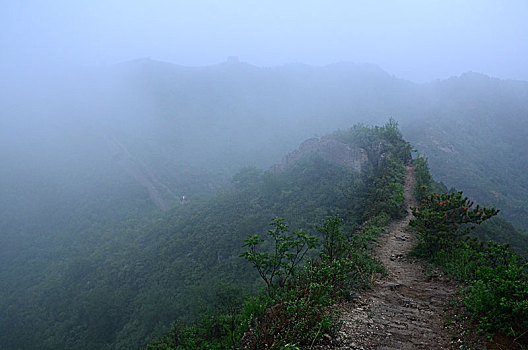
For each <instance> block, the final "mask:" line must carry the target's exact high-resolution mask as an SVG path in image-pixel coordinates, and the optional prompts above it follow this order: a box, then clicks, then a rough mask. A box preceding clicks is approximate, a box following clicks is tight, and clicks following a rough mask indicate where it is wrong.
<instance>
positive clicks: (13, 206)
mask: <svg viewBox="0 0 528 350" xmlns="http://www.w3.org/2000/svg"><path fill="white" fill-rule="evenodd" d="M64 81H65V82H63V83H61V84H57V83H56V82H55V79H51V80H50V81H38V82H35V85H34V86H33V88H34V90H33V91H32V92H31V94H30V95H27V94H26V93H25V91H23V89H22V90H21V89H18V88H17V87H13V89H11V90H10V91H9V94H7V95H3V96H1V97H0V99H1V101H0V102H2V104H3V106H4V110H3V114H2V119H0V122H1V125H0V126H1V127H0V137H1V139H2V145H1V146H0V162H1V164H2V172H0V191H1V192H0V264H1V266H2V267H3V268H2V269H1V270H0V284H1V285H0V293H1V296H2V298H1V301H0V322H1V325H2V326H1V327H0V328H1V331H0V340H1V344H2V345H4V344H5V347H6V348H7V349H11V348H14V349H17V348H22V349H31V348H33V347H34V344H36V343H38V344H42V348H43V349H46V348H50V349H51V348H53V349H55V348H57V347H58V348H60V347H66V348H72V349H75V348H79V349H80V348H86V344H91V345H90V347H92V348H97V349H104V348H105V347H106V348H129V347H130V346H132V347H134V346H139V345H141V344H144V343H145V342H146V341H148V340H150V339H152V338H153V337H155V336H158V335H161V334H163V333H164V332H165V331H166V330H167V327H168V325H169V323H170V322H172V321H173V320H176V319H181V320H182V321H190V320H192V319H194V318H195V317H196V315H197V314H199V313H200V312H201V310H203V308H204V306H203V305H204V304H207V303H208V302H210V300H212V299H211V298H213V297H211V295H212V294H214V291H213V289H211V285H212V284H209V283H214V282H213V281H219V280H222V281H227V282H233V283H234V282H235V280H237V281H238V280H239V277H240V276H243V277H242V278H241V280H243V281H244V282H243V283H242V282H241V283H238V282H237V284H241V286H240V288H245V289H248V290H255V289H258V284H257V285H255V283H254V281H255V277H256V276H255V272H254V271H252V269H251V268H250V267H248V266H247V265H243V264H242V263H241V261H240V259H239V258H234V257H236V255H237V254H238V253H239V252H240V249H241V248H240V242H241V240H242V239H243V238H245V235H246V234H248V233H250V232H263V231H265V230H266V229H267V227H268V226H267V225H268V224H269V222H270V221H269V220H270V218H272V217H275V216H280V217H284V218H285V219H286V220H287V221H288V223H289V224H290V225H291V227H292V228H293V229H296V228H303V229H305V230H307V231H310V230H311V231H313V229H314V227H315V225H320V224H321V221H322V220H323V219H324V218H325V217H327V216H333V215H338V216H340V217H341V218H342V219H344V220H345V225H348V226H347V227H346V229H347V230H349V229H352V228H353V227H355V226H357V225H358V224H359V223H361V222H362V219H363V216H364V213H363V212H362V210H363V209H364V201H366V198H367V196H369V193H370V192H369V190H368V189H367V187H368V181H369V180H368V179H369V173H368V168H367V169H364V170H366V171H367V173H365V174H363V175H359V174H356V173H350V172H349V170H346V169H343V168H341V167H339V166H336V165H335V164H334V163H333V162H330V163H328V162H327V161H325V160H324V159H322V158H321V157H314V158H311V159H306V160H304V161H303V162H301V164H299V165H297V166H295V167H293V168H288V169H286V170H285V171H284V172H282V173H273V172H268V171H267V170H266V169H270V167H272V165H273V164H277V163H280V160H281V158H282V157H283V156H284V155H286V154H288V153H289V152H291V151H293V150H294V149H295V148H297V147H298V145H299V144H301V142H303V141H304V140H306V139H309V138H314V137H317V135H323V134H326V133H329V132H332V131H334V130H336V129H339V128H341V129H342V131H339V132H336V133H335V134H333V135H332V136H329V137H331V138H333V139H334V140H338V141H339V142H344V143H347V142H348V143H350V142H353V143H354V142H359V144H356V146H357V147H362V148H365V149H367V150H368V148H369V147H373V145H372V143H369V142H370V141H372V140H371V139H369V138H368V137H367V139H364V138H363V139H362V138H361V137H360V138H359V140H360V141H358V140H355V141H354V140H352V139H349V138H348V137H349V136H350V135H349V134H348V132H347V131H343V130H348V128H349V127H350V125H353V124H355V123H357V122H364V123H368V124H373V123H376V122H380V121H386V120H387V119H388V117H389V116H391V117H394V118H395V119H396V120H398V121H399V123H400V126H401V130H402V133H403V136H404V137H405V138H406V139H408V140H409V141H411V143H412V144H413V147H416V148H417V149H418V150H419V152H420V154H421V155H423V156H426V157H428V158H429V164H430V167H431V172H432V174H433V175H434V176H435V179H437V180H439V181H442V182H443V183H444V184H445V185H446V186H447V187H449V188H451V187H455V188H456V189H457V190H464V191H465V193H467V194H468V195H470V196H471V197H472V198H474V199H475V200H476V201H478V202H481V203H483V204H490V205H494V206H496V207H499V208H501V213H500V214H499V215H502V216H503V217H504V218H506V219H508V220H509V221H511V222H512V223H513V224H514V225H515V227H512V226H510V224H508V223H507V222H505V221H501V220H495V221H494V222H490V223H489V224H487V225H488V226H485V227H484V229H483V231H481V232H480V233H479V232H476V234H480V235H481V236H482V237H500V240H502V242H511V243H512V245H514V248H516V249H518V251H520V252H523V253H525V252H526V247H527V244H526V235H525V230H526V227H528V224H527V222H526V218H528V215H527V212H526V210H527V209H526V208H527V201H526V198H528V190H527V188H528V187H527V184H526V180H525V179H526V176H524V174H525V173H526V172H527V170H528V169H527V167H528V164H527V160H526V156H525V149H526V146H527V145H526V142H527V141H526V137H524V135H525V134H526V130H528V126H527V124H526V123H527V120H528V118H527V116H528V83H526V82H517V81H503V80H498V79H493V78H489V77H486V76H482V75H477V74H465V75H462V76H461V77H458V78H451V79H448V80H445V81H436V82H433V83H429V84H415V83H411V82H407V81H404V80H401V79H398V78H396V77H394V76H391V75H390V74H388V73H386V72H384V71H382V70H381V69H379V68H378V67H376V66H372V65H353V64H348V63H342V64H335V65H330V66H325V67H313V66H307V65H301V64H294V65H286V66H281V67H269V68H259V67H255V66H252V65H249V64H245V63H240V62H235V61H230V62H225V63H223V64H219V65H216V66H210V67H200V68H189V67H182V66H177V65H172V64H168V63H161V62H155V61H151V60H138V61H133V62H127V63H122V64H118V65H113V66H108V67H106V68H105V69H90V70H86V71H84V72H81V73H77V74H74V75H72V76H71V77H69V79H65V80H64ZM28 101H31V102H28ZM367 129H368V128H367ZM358 130H361V128H360V127H358V128H357V129H356V131H358ZM365 135H367V136H368V135H369V134H368V132H367V133H366V134H365ZM365 135H363V136H365ZM355 136H357V135H355ZM365 140H367V141H368V142H367V141H365ZM356 146H355V147H356ZM378 151H380V150H379V149H377V148H375V147H374V148H373V149H371V150H370V151H369V152H366V151H365V152H366V153H367V154H368V155H369V159H368V161H369V162H370V163H371V165H372V164H376V162H374V159H375V158H376V155H377V156H380V153H379V152H378ZM372 162H374V163H372ZM360 163H361V162H360ZM183 195H185V196H186V198H187V200H186V201H181V200H180V199H181V197H182V196H183ZM182 203H184V204H183V205H182ZM510 232H515V233H510ZM217 243H220V244H221V245H220V246H219V245H217ZM227 266H229V269H227V268H226V267H227ZM226 271H231V272H226ZM209 279H210V281H211V282H204V281H208V280H209ZM236 288H239V287H236ZM210 294H211V295H210ZM197 295H200V296H202V297H200V298H196V299H193V300H194V301H193V302H191V303H185V304H183V303H182V300H186V301H187V300H189V296H197ZM201 299H203V300H209V301H208V302H204V303H202V302H201V301H200V300H201ZM213 299H214V298H213Z"/></svg>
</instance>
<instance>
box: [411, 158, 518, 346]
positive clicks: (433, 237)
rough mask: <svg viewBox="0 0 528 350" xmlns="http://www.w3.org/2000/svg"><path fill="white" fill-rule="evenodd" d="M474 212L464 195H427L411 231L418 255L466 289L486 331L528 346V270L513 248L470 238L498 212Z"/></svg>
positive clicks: (470, 307) (469, 304) (480, 209)
mask: <svg viewBox="0 0 528 350" xmlns="http://www.w3.org/2000/svg"><path fill="white" fill-rule="evenodd" d="M422 164H424V163H422ZM423 169H426V168H424V167H423V166H422V170H420V171H423ZM419 177H421V178H422V179H425V180H419V181H420V182H422V183H425V185H424V187H426V186H427V185H431V183H430V181H431V180H430V177H429V178H428V177H427V176H423V174H420V175H419ZM419 177H417V179H418V178H419ZM428 182H429V183H428ZM427 183H428V184H427ZM419 191H423V192H422V193H425V192H426V189H425V188H421V189H419ZM472 207H473V202H472V201H470V200H469V199H468V198H467V197H463V196H462V192H453V193H444V194H437V193H433V194H428V195H426V197H425V198H424V199H423V200H422V202H421V204H420V206H419V207H415V208H412V212H413V215H414V218H413V219H412V220H411V222H410V226H411V227H413V228H414V229H415V230H416V231H417V234H418V244H417V246H416V247H415V248H414V251H413V253H414V254H415V255H417V256H420V257H422V258H424V259H427V260H428V261H429V262H431V263H433V264H436V265H438V266H440V267H442V268H443V269H444V271H445V272H446V273H447V275H449V276H451V277H453V278H455V279H457V280H459V281H462V282H464V283H465V284H466V285H467V287H466V288H465V289H464V298H463V301H464V304H465V305H466V307H467V309H468V310H469V312H470V313H471V315H472V316H473V318H474V319H475V320H477V321H478V323H479V325H480V327H481V330H482V331H485V332H501V333H504V334H507V335H510V336H512V338H514V339H515V341H516V342H518V343H522V344H525V345H527V344H528V337H527V332H526V331H527V330H528V274H527V271H528V270H527V267H528V265H527V264H526V262H525V261H524V259H522V258H521V257H520V256H519V255H517V254H515V253H514V252H512V251H511V250H510V249H509V247H508V245H501V244H499V243H495V242H493V241H488V242H487V243H484V242H482V241H478V240H476V239H475V238H471V237H470V231H471V230H473V229H475V227H477V225H479V224H481V223H483V222H484V221H486V220H489V219H490V218H491V217H493V216H494V215H496V214H497V213H498V210H495V209H488V208H483V207H480V206H478V205H477V206H476V207H475V208H472ZM485 232H501V231H500V229H497V228H495V230H494V231H490V230H487V231H485ZM481 234H482V233H481ZM501 235H502V236H503V237H504V233H501Z"/></svg>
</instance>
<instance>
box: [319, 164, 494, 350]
mask: <svg viewBox="0 0 528 350" xmlns="http://www.w3.org/2000/svg"><path fill="white" fill-rule="evenodd" d="M414 186H415V180H414V169H413V168H412V167H408V168H407V175H406V179H405V190H404V191H405V205H406V207H407V208H408V209H407V211H408V212H407V215H406V217H405V218H403V219H401V220H399V221H395V222H393V223H392V224H391V225H390V226H389V227H388V228H387V229H386V231H385V233H384V234H382V235H381V237H380V238H379V241H378V242H377V245H376V250H375V253H376V256H377V258H378V259H379V260H381V262H382V263H383V265H384V266H385V269H386V272H387V275H386V276H379V278H378V279H377V281H376V282H375V283H374V285H373V286H372V288H371V289H368V290H365V291H364V292H363V293H362V294H361V295H360V296H359V297H358V298H357V299H356V300H355V301H353V302H350V303H345V304H343V305H341V306H340V308H339V309H340V310H342V311H341V312H340V320H341V322H342V327H341V330H340V331H339V332H338V336H337V338H336V339H334V340H333V341H332V343H333V344H332V346H331V347H329V348H328V349H386V350H389V349H484V348H486V347H485V346H484V342H483V341H482V340H481V339H479V338H478V337H476V336H475V335H474V332H470V331H468V330H467V329H466V328H467V327H466V326H467V323H468V322H469V321H468V320H467V319H465V318H464V317H460V316H459V315H457V313H459V311H460V310H458V311H457V310H456V308H451V307H448V306H449V305H450V301H451V300H452V298H453V297H454V295H455V292H456V288H457V287H456V285H455V284H454V283H453V282H451V281H448V280H447V279H445V278H443V277H442V276H441V275H439V274H435V273H426V269H425V267H424V264H423V263H422V262H419V261H416V260H415V259H413V258H412V257H408V253H409V251H410V250H411V248H412V246H413V244H414V234H413V233H412V232H411V231H407V226H408V224H409V220H410V219H411V216H412V214H411V211H410V209H409V208H410V207H411V206H414V205H415V204H416V203H415V200H414V196H413V190H414Z"/></svg>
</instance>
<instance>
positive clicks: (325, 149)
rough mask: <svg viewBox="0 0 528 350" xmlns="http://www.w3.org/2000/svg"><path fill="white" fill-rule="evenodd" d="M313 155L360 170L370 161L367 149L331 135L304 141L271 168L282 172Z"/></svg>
mask: <svg viewBox="0 0 528 350" xmlns="http://www.w3.org/2000/svg"><path fill="white" fill-rule="evenodd" d="M312 155H317V156H321V157H322V158H323V159H325V160H326V161H328V162H330V163H331V164H335V165H340V166H343V167H345V168H348V169H352V170H355V171H358V172H359V171H361V170H362V169H363V167H364V166H365V165H366V164H367V163H368V161H369V157H368V154H367V151H365V150H364V149H363V148H360V147H357V146H354V145H350V144H347V143H344V142H340V141H338V140H336V139H333V138H330V137H321V138H311V139H308V140H306V141H304V142H303V143H302V144H301V145H300V146H299V148H298V149H297V150H295V151H293V152H291V153H289V154H288V155H286V156H285V157H284V158H283V159H282V161H281V162H280V163H279V164H276V165H274V166H273V167H272V168H271V169H270V170H271V171H272V172H274V173H279V172H282V171H284V170H286V169H288V168H291V167H293V166H294V165H295V164H297V163H298V162H299V161H300V160H301V159H303V158H305V157H310V156H312Z"/></svg>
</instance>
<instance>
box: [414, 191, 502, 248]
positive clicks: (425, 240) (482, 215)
mask: <svg viewBox="0 0 528 350" xmlns="http://www.w3.org/2000/svg"><path fill="white" fill-rule="evenodd" d="M473 204H474V203H473V202H472V201H470V200H469V199H468V197H462V192H456V193H443V194H437V193H433V194H431V195H429V196H427V197H426V198H425V199H424V200H423V201H422V203H421V205H420V206H419V207H413V208H411V210H412V214H413V215H414V218H413V219H412V220H411V221H410V223H409V225H410V226H412V227H414V228H415V229H416V230H417V231H418V239H419V240H420V242H419V246H418V247H417V249H418V251H419V252H421V253H422V254H424V255H429V254H434V253H435V252H437V251H439V250H440V249H445V248H448V247H449V246H452V245H453V243H455V242H457V241H458V240H460V239H461V238H463V237H465V236H466V235H467V234H469V232H470V231H471V230H472V229H473V228H475V225H477V224H480V223H482V222H483V221H485V220H487V219H489V218H491V217H492V216H494V215H496V214H497V213H498V212H499V210H496V209H495V208H491V209H488V208H482V207H480V206H479V205H477V206H476V207H475V208H472V207H473Z"/></svg>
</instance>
